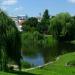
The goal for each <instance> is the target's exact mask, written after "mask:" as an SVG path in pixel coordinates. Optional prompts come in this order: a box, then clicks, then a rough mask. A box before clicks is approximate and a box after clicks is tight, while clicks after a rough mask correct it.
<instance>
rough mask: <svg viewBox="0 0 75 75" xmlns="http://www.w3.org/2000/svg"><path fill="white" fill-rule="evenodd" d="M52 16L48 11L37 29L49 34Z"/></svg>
mask: <svg viewBox="0 0 75 75" xmlns="http://www.w3.org/2000/svg"><path fill="white" fill-rule="evenodd" d="M49 20H50V16H49V11H48V9H46V10H45V12H44V14H43V17H42V19H41V22H39V23H38V26H37V29H38V31H39V32H40V33H48V27H49V25H50V21H49Z"/></svg>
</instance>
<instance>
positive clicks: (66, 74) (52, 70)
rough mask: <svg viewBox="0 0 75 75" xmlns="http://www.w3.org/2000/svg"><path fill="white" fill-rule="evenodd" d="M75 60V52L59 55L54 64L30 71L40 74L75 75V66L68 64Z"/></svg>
mask: <svg viewBox="0 0 75 75" xmlns="http://www.w3.org/2000/svg"><path fill="white" fill-rule="evenodd" d="M73 60H75V52H73V53H68V54H64V55H62V56H59V59H58V60H57V61H54V62H53V63H52V64H49V65H47V66H45V67H43V68H37V69H34V70H30V71H28V72H30V73H34V74H39V75H75V67H70V66H66V64H67V63H68V62H70V61H73Z"/></svg>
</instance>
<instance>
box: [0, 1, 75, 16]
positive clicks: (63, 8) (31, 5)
mask: <svg viewBox="0 0 75 75" xmlns="http://www.w3.org/2000/svg"><path fill="white" fill-rule="evenodd" d="M0 8H2V9H3V10H5V11H6V12H7V13H8V14H9V15H10V16H18V15H28V16H38V15H39V13H43V11H44V10H45V9H49V12H50V15H55V14H58V13H60V12H69V13H70V14H72V15H75V0H0Z"/></svg>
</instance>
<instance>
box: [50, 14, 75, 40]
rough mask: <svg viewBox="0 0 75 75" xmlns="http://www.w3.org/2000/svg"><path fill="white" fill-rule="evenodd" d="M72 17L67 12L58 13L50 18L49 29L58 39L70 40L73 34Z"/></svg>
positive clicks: (74, 26)
mask: <svg viewBox="0 0 75 75" xmlns="http://www.w3.org/2000/svg"><path fill="white" fill-rule="evenodd" d="M74 24H75V23H74V18H72V17H71V15H70V14H69V13H60V14H58V15H56V16H55V17H53V18H52V19H51V20H50V31H51V33H52V35H53V36H54V37H56V38H57V39H59V40H62V41H63V40H66V41H67V40H72V39H74V35H75V33H74V32H75V31H74V30H75V25H74Z"/></svg>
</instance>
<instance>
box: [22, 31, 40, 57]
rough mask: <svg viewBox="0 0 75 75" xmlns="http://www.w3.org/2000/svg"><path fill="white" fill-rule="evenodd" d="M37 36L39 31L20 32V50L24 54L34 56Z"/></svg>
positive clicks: (36, 49)
mask: <svg viewBox="0 0 75 75" xmlns="http://www.w3.org/2000/svg"><path fill="white" fill-rule="evenodd" d="M38 36H39V33H38V32H37V31H35V32H23V33H22V50H23V53H24V55H25V56H26V55H27V56H34V55H36V54H37V51H38Z"/></svg>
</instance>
